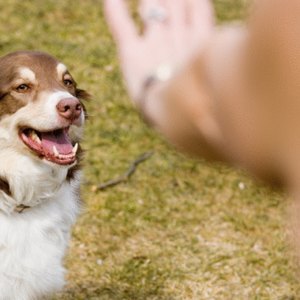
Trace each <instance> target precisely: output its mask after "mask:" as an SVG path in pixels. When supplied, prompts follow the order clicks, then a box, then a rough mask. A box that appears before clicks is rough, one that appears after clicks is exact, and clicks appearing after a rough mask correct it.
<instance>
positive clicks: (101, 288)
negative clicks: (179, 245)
mask: <svg viewBox="0 0 300 300" xmlns="http://www.w3.org/2000/svg"><path fill="white" fill-rule="evenodd" d="M169 276H170V274H169V272H166V270H165V269H164V272H163V271H162V270H161V269H160V267H159V266H158V265H155V264H153V263H152V261H151V260H150V259H149V258H148V257H146V256H136V257H133V258H131V259H129V260H128V261H126V262H125V263H124V264H123V265H122V266H121V267H119V268H118V269H117V270H115V271H113V272H111V273H104V274H103V278H104V280H103V281H104V282H97V281H96V280H92V281H86V282H84V281H81V282H80V284H79V285H75V284H73V285H72V286H69V287H68V288H67V289H66V290H65V291H64V292H63V293H62V294H61V295H59V296H58V297H56V298H55V299H56V300H68V299H89V300H93V299H100V300H150V299H153V300H154V299H155V300H159V299H163V300H172V299H174V297H173V296H172V295H170V294H169V295H168V294H167V293H166V292H165V289H164V286H165V281H166V279H167V278H168V277H169Z"/></svg>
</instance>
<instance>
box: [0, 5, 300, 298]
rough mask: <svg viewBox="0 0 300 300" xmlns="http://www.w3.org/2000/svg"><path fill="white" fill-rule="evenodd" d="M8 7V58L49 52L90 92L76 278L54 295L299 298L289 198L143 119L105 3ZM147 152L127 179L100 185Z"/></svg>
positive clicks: (4, 9) (222, 12) (235, 14)
mask: <svg viewBox="0 0 300 300" xmlns="http://www.w3.org/2000/svg"><path fill="white" fill-rule="evenodd" d="M215 4H216V7H217V16H218V20H219V22H222V21H225V20H226V21H227V20H235V19H239V18H243V17H244V16H245V6H246V2H245V1H242V0H217V1H215ZM0 11H1V18H0V53H1V54H4V53H7V52H10V51H13V50H18V49H39V50H44V51H47V52H50V53H52V54H53V55H55V56H57V57H58V58H60V59H61V60H62V61H63V62H64V63H65V64H67V65H68V66H69V68H70V69H71V71H72V73H73V74H74V76H75V78H76V79H77V81H78V82H79V83H80V87H81V88H84V89H87V90H88V91H90V93H91V94H92V95H93V100H92V101H91V102H89V103H88V104H87V106H88V111H89V115H90V120H89V122H88V124H87V128H86V135H85V141H84V148H85V149H86V150H87V153H86V158H85V168H84V171H85V179H84V183H83V188H82V196H83V199H84V200H85V206H84V208H83V212H82V215H81V217H80V219H79V221H78V222H77V225H76V226H75V228H74V231H73V238H72V242H71V246H70V250H69V253H68V256H67V258H66V266H67V268H68V275H67V277H68V285H67V286H66V289H65V290H64V292H63V293H61V294H60V295H57V296H56V297H55V299H56V300H59V299H60V300H63V299H100V300H106V299H107V300H150V299H151V300H154V299H162V300H177V299H178V300H181V299H195V300H198V299H200V300H201V299H238V300H239V299H259V300H260V299H278V300H288V299H289V300H291V299H298V298H297V295H298V294H299V292H300V285H299V283H298V280H297V277H296V267H295V266H294V261H293V259H292V256H291V253H290V251H289V247H288V241H287V238H286V230H285V228H286V218H285V216H286V212H285V210H286V206H287V202H286V201H285V200H284V199H283V198H284V197H282V196H281V195H278V194H276V193H275V192H272V191H270V190H268V189H265V188H263V187H261V186H258V185H256V184H255V183H254V182H253V181H252V180H251V179H249V178H248V177H247V176H246V175H245V174H243V173H241V172H237V171H233V170H231V169H229V168H227V167H224V166H220V165H210V164H207V163H206V162H204V161H194V160H190V159H188V158H186V157H184V156H182V155H180V154H178V153H176V152H175V151H174V150H173V149H172V148H171V147H169V146H168V145H167V144H166V143H165V142H164V141H163V140H162V139H160V137H159V136H158V135H157V134H156V133H154V132H152V131H151V130H150V129H148V128H147V127H146V126H145V125H144V124H143V123H142V122H141V120H140V119H139V117H138V114H137V113H136V112H135V111H134V110H133V108H132V106H131V104H130V102H129V100H128V97H127V95H126V93H125V90H124V87H123V85H122V81H121V77H120V73H119V69H118V62H117V60H116V53H115V48H114V44H113V42H112V40H111V37H110V35H109V33H108V30H107V27H106V24H105V22H104V19H103V12H102V9H101V1H100V0H85V1H80V0H72V1H71V0H64V1H58V0H43V1H39V0H31V1H17V0H7V1H3V0H0ZM149 150H151V151H154V155H153V156H152V157H151V158H150V159H149V160H147V161H146V162H145V163H143V164H142V165H140V167H139V168H138V170H137V172H136V173H135V174H134V175H133V177H132V178H131V179H130V180H129V181H128V182H127V183H124V184H120V185H118V186H116V187H114V188H112V189H108V190H106V191H103V192H95V189H94V187H95V186H96V185H97V184H98V183H101V182H104V181H106V180H108V179H111V178H114V177H116V176H118V175H120V174H122V173H123V172H124V171H125V170H126V169H127V168H128V166H129V164H130V162H131V161H132V160H134V159H135V158H136V157H137V156H139V155H140V154H141V153H143V152H145V151H149ZM241 183H243V184H241ZM243 185H244V186H243ZM243 187H244V188H243Z"/></svg>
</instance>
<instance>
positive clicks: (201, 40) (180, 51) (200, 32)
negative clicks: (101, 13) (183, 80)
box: [105, 0, 214, 106]
mask: <svg viewBox="0 0 300 300" xmlns="http://www.w3.org/2000/svg"><path fill="white" fill-rule="evenodd" d="M139 12H140V16H141V18H142V20H143V22H144V30H143V33H142V34H139V33H138V31H137V28H136V26H135V24H134V21H133V19H132V17H131V16H130V14H129V12H128V8H127V7H126V4H125V1H124V0H105V13H106V19H107V22H108V24H109V26H110V29H111V31H112V34H113V37H114V39H115V42H116V44H117V48H118V52H119V59H120V63H121V68H122V71H123V75H124V78H125V82H126V84H127V88H128V92H129V94H130V96H131V98H132V100H133V101H134V103H135V104H136V105H137V106H139V103H138V101H139V100H140V99H141V97H142V96H143V95H142V94H143V89H144V86H145V84H146V82H147V80H148V79H149V78H150V77H151V76H152V77H153V76H154V75H156V73H157V72H158V70H162V69H163V72H165V73H166V74H162V76H166V77H170V75H171V73H172V74H173V72H174V71H175V70H178V69H180V68H181V67H182V66H184V65H185V64H186V63H187V62H188V61H189V60H190V59H191V58H192V57H193V56H194V54H195V53H197V52H199V51H201V49H202V48H204V47H205V46H206V43H207V41H208V39H209V37H210V36H211V35H212V33H213V29H214V14H213V9H212V6H211V3H210V1H209V0H141V1H140V9H139ZM158 82H159V81H158ZM158 84H159V83H158Z"/></svg>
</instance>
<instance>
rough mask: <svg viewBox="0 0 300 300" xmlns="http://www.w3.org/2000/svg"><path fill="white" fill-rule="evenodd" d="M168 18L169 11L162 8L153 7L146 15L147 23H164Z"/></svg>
mask: <svg viewBox="0 0 300 300" xmlns="http://www.w3.org/2000/svg"><path fill="white" fill-rule="evenodd" d="M167 18H168V14H167V11H166V10H165V9H164V8H163V7H161V6H153V7H152V8H150V9H149V10H148V11H146V13H145V15H144V20H145V21H156V22H161V23H164V22H165V21H166V20H167Z"/></svg>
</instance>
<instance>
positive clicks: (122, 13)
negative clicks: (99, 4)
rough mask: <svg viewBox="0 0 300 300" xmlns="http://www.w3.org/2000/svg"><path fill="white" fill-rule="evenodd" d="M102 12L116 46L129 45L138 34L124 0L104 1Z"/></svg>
mask: <svg viewBox="0 0 300 300" xmlns="http://www.w3.org/2000/svg"><path fill="white" fill-rule="evenodd" d="M104 11H105V17H106V20H107V23H108V25H109V27H110V30H111V32H112V34H113V37H114V39H115V40H116V42H117V44H118V46H122V45H123V44H125V43H130V42H131V41H132V40H133V39H136V38H137V36H138V34H137V30H136V27H135V24H134V22H133V20H132V18H131V17H130V15H129V12H128V9H127V7H126V5H125V3H124V0H105V1H104Z"/></svg>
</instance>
